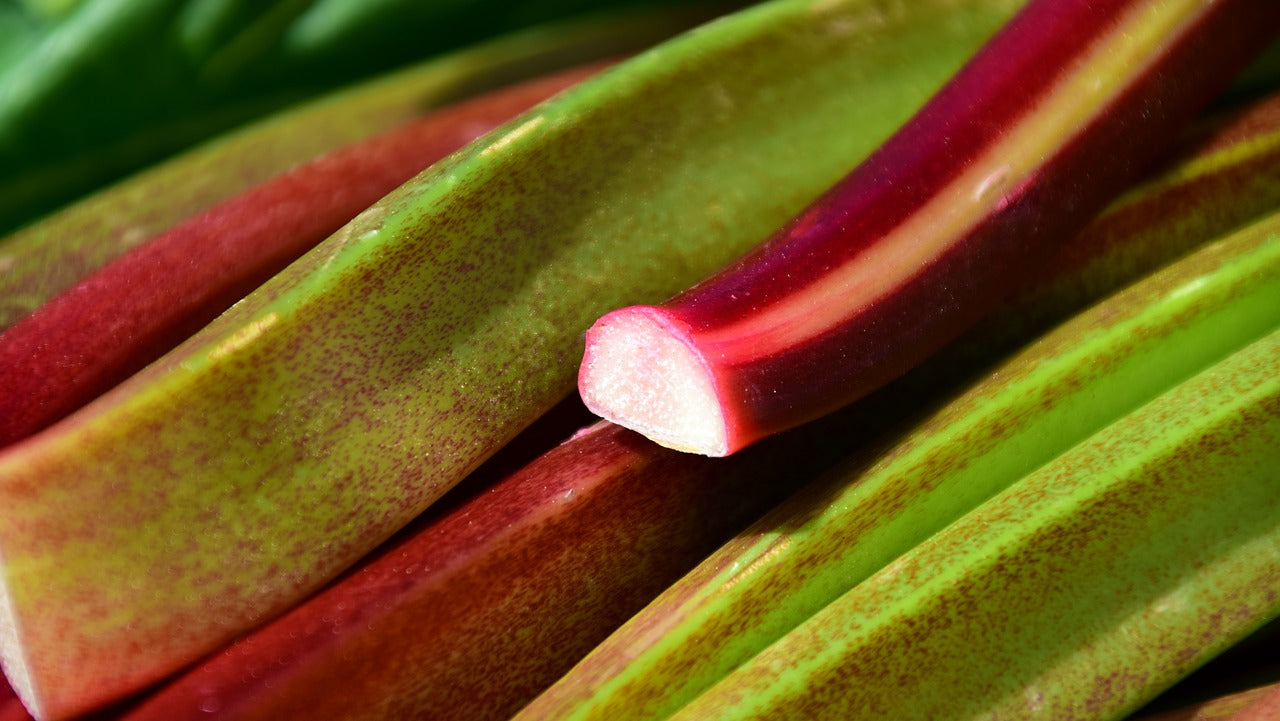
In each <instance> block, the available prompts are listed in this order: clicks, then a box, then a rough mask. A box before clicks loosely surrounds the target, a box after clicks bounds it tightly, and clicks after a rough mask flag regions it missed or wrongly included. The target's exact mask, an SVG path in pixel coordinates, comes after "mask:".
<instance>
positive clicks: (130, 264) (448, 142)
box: [0, 65, 600, 446]
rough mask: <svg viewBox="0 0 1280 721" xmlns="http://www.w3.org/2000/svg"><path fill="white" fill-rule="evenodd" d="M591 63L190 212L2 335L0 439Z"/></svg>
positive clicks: (45, 418) (50, 417)
mask: <svg viewBox="0 0 1280 721" xmlns="http://www.w3.org/2000/svg"><path fill="white" fill-rule="evenodd" d="M599 67H600V66H598V65H594V66H591V67H587V68H581V69H576V70H571V71H567V72H564V73H560V74H556V75H553V76H550V77H547V78H543V79H540V80H535V81H529V82H526V83H524V84H521V85H517V86H515V87H512V88H508V89H504V90H501V91H495V92H493V93H490V94H488V95H485V96H482V97H479V98H475V99H472V100H469V101H466V102H463V103H461V104H459V105H457V106H454V107H450V108H446V109H443V110H439V111H437V112H434V113H431V114H429V115H427V116H425V117H423V118H420V119H418V120H415V121H412V122H409V123H406V124H405V125H403V126H401V127H399V128H396V129H394V130H391V131H388V132H386V133H383V134H380V135H377V136H375V137H373V138H370V139H368V140H365V141H362V142H360V143H356V144H355V145H351V146H348V147H345V148H342V149H340V150H337V151H334V152H333V153H330V154H327V155H325V156H322V157H320V158H317V159H315V160H312V161H311V162H308V163H305V164H303V165H301V166H299V167H297V168H294V169H293V170H290V171H288V172H286V173H284V174H282V175H279V176H277V177H275V178H273V179H271V180H269V181H267V182H266V183H263V184H262V185H259V186H257V187H256V188H253V189H251V190H248V191H246V192H244V193H242V194H240V195H238V196H236V197H234V198H232V199H230V200H228V201H225V202H223V203H220V204H218V205H216V206H214V207H213V208H211V209H209V210H207V211H205V212H203V213H200V214H199V215H197V216H195V217H194V218H191V219H190V220H188V221H186V222H184V223H181V224H179V225H178V226H176V227H175V228H173V229H171V230H169V231H168V232H166V233H163V234H162V235H160V236H158V237H156V238H154V239H152V240H151V241H149V242H147V243H145V244H143V245H141V246H139V247H138V248H136V249H134V250H133V251H131V252H129V253H127V254H126V255H123V256H121V257H120V258H118V259H116V260H115V261H114V262H112V263H110V264H109V265H107V266H106V267H104V268H102V269H100V270H98V271H97V272H95V273H93V274H92V275H90V276H89V277H87V278H85V279H84V280H82V281H81V282H79V283H77V284H76V285H75V286H73V287H72V288H70V289H68V290H67V291H66V292H64V293H61V294H59V295H58V296H57V297H55V298H53V299H52V300H50V301H49V302H48V303H46V304H44V305H43V306H41V307H40V308H38V309H37V310H36V311H35V312H34V313H32V314H31V315H29V316H27V317H26V318H24V319H23V320H21V321H19V322H18V323H17V324H16V325H14V326H13V327H12V328H10V329H8V330H7V331H5V332H4V333H2V334H0V408H4V409H5V411H6V412H5V413H3V414H0V446H3V445H6V444H8V443H13V442H15V441H18V440H21V439H23V438H25V437H27V436H28V435H30V434H32V433H35V432H36V431H39V430H41V429H42V428H45V427H47V426H48V425H49V424H51V423H53V422H54V421H57V420H58V419H60V418H62V417H64V416H66V415H67V414H68V413H70V412H72V411H74V410H75V409H76V408H79V407H80V406H82V405H84V404H85V403H87V402H89V401H90V400H92V399H94V398H96V397H97V396H99V395H101V394H102V393H103V392H104V391H106V390H107V389H109V388H111V387H112V386H114V385H116V384H117V383H119V382H120V381H122V380H124V379H125V378H127V377H129V376H130V375H133V374H134V373H135V372H137V371H138V370H141V369H142V368H143V367H144V366H146V365H147V364H148V363H150V362H152V361H154V360H155V359H156V358H159V357H160V356H161V355H163V354H164V353H165V352H167V351H169V350H171V349H172V348H173V347H174V346H176V345H177V344H178V343H179V342H181V341H183V340H185V339H186V338H187V337H188V336H190V335H191V334H192V333H193V332H195V331H196V330H198V329H199V328H201V327H202V326H204V325H206V324H207V323H208V322H209V321H211V320H213V319H214V318H215V317H217V315H218V314H220V313H221V312H223V311H224V310H226V309H227V308H228V307H229V306H230V305H231V304H232V303H234V302H235V301H237V300H239V299H240V298H241V297H243V296H244V295H245V294H246V293H248V292H249V291H251V290H253V289H254V288H256V287H257V286H259V285H261V284H262V282H263V281H265V280H266V279H267V278H270V277H271V276H272V275H275V274H276V273H277V272H279V271H280V270H281V269H282V268H284V266H286V265H288V264H289V263H291V262H293V261H294V260H295V259H296V258H297V257H298V256H300V255H302V254H303V253H304V252H306V251H307V250H309V249H310V248H311V247H312V246H314V245H315V244H316V243H318V242H320V241H321V240H323V239H324V238H326V237H327V236H329V235H330V234H332V233H333V232H334V231H336V230H338V228H341V227H342V225H343V224H344V223H346V222H347V221H349V220H351V219H352V218H353V217H355V215H356V214H357V213H359V212H360V211H361V210H364V209H365V208H366V207H368V206H369V205H372V204H373V203H374V202H375V201H377V200H378V199H379V198H381V197H382V196H384V195H386V194H387V193H389V192H391V191H392V190H394V189H395V188H396V187H397V186H399V185H400V184H402V183H404V182H405V181H407V180H409V179H410V178H412V177H413V176H414V175H416V174H418V173H419V172H421V171H422V170H423V169H425V168H426V167H428V166H429V165H431V164H432V163H434V162H436V161H437V160H439V159H441V158H443V157H444V156H446V155H448V154H449V153H452V152H454V151H456V150H457V149H459V148H461V147H462V146H464V145H466V144H467V143H469V142H471V141H472V140H475V139H476V138H477V137H479V136H481V135H483V134H485V133H487V132H489V131H491V130H493V129H494V128H496V127H497V126H498V125H500V124H502V123H503V122H505V121H507V120H510V119H511V118H513V117H515V116H516V115H517V114H519V113H521V112H523V111H525V110H527V109H529V108H530V107H532V106H533V105H534V104H535V103H538V102H540V101H542V100H545V99H546V98H548V97H550V96H551V95H552V94H554V93H557V92H559V91H561V90H563V89H565V88H566V87H569V86H570V85H573V84H574V83H577V82H579V81H581V80H583V79H584V78H586V77H589V76H590V75H592V74H594V73H595V72H596V71H597V70H598V69H599Z"/></svg>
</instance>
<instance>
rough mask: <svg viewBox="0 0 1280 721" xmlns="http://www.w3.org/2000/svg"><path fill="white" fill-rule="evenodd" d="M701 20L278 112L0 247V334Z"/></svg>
mask: <svg viewBox="0 0 1280 721" xmlns="http://www.w3.org/2000/svg"><path fill="white" fill-rule="evenodd" d="M716 7H718V6H716ZM711 12H713V10H712V8H711V7H710V6H704V5H697V4H694V5H691V6H690V7H689V8H685V9H669V8H668V9H664V10H661V11H650V12H647V13H639V12H630V13H625V12H624V13H613V14H611V15H606V16H602V17H599V18H596V19H592V20H589V21H588V20H578V21H572V22H570V21H564V22H559V23H552V24H548V25H546V26H542V27H537V28H531V29H528V30H524V31H521V32H518V33H514V34H512V35H510V36H507V37H503V38H499V39H497V40H493V41H489V42H486V43H484V44H481V45H477V46H475V47H473V48H468V49H465V50H460V51H458V52H454V53H450V54H448V55H445V56H443V57H441V58H438V59H435V60H431V61H427V62H424V63H420V64H417V65H415V66H413V67H411V68H407V69H404V70H400V71H396V72H393V73H389V74H387V75H385V76H383V77H380V78H377V79H375V80H370V81H367V82H364V83H361V84H359V85H355V86H352V87H350V88H347V89H345V90H342V91H338V92H336V93H332V94H330V95H328V96H326V97H324V98H321V99H319V100H316V101H312V102H309V103H307V104H305V105H302V106H300V107H298V108H295V109H290V110H286V111H282V112H280V113H277V114H275V115H273V116H272V117H270V118H267V119H265V120H262V121H258V122H255V123H253V124H251V125H248V126H246V127H245V128H244V129H242V130H237V131H234V132H231V133H228V134H226V135H224V136H222V137H220V138H218V139H215V140H213V141H210V142H207V143H205V144H203V145H201V146H200V147H198V148H196V149H194V150H191V151H188V152H186V153H183V154H182V155H179V156H177V157H176V158H174V159H173V160H169V161H165V162H163V163H160V164H157V165H156V166H154V167H152V168H150V169H148V170H144V171H142V172H139V173H138V174H136V175H134V176H133V177H131V178H129V179H126V180H123V181H121V182H119V183H116V184H115V185H113V186H111V187H110V188H108V189H106V190H102V191H99V192H98V193H96V194H94V195H92V196H89V197H88V198H86V199H84V200H81V201H79V202H77V203H75V204H72V205H70V206H68V207H66V208H65V209H63V210H61V211H59V212H58V213H56V214H53V215H51V216H49V217H48V218H45V219H43V220H40V221H37V222H35V223H33V224H32V225H30V226H28V227H26V228H24V229H22V230H19V231H16V232H14V233H13V234H11V235H9V236H8V237H6V238H3V239H0V329H4V328H8V327H9V326H11V325H13V324H14V323H16V322H17V321H18V320H19V319H20V318H22V317H23V316H26V315H27V314H29V313H31V312H32V311H33V310H35V309H36V308H38V307H39V306H40V305H42V304H43V303H44V302H46V301H47V300H48V299H50V298H52V297H53V296H55V295H56V294H58V293H60V292H62V291H64V290H66V289H67V288H69V287H71V286H72V285H74V284H75V283H76V282H77V281H79V280H80V279H82V278H84V277H85V276H87V275H88V274H89V273H91V272H92V271H94V270H96V269H98V268H100V267H102V266H103V265H105V264H107V263H108V262H110V261H111V260H113V259H114V258H116V257H118V256H120V255H122V254H124V253H126V252H128V251H129V250H131V249H132V248H135V247H137V246H138V245H140V244H141V243H143V242H145V241H147V240H149V239H150V238H152V237H154V236H155V235H157V234H159V233H161V232H163V231H165V230H167V229H169V228H170V227H172V226H173V225H175V224H177V223H178V222H180V221H182V220H185V219H186V218H188V217H190V216H192V215H195V214H196V213H199V212H201V211H203V210H206V209H207V208H209V207H211V206H213V205H215V204H216V203H219V202H222V201H225V200H227V199H229V198H231V197H232V196H234V195H236V194H238V193H240V192H242V191H244V190H245V189H247V188H251V187H253V186H255V185H258V184H260V183H263V182H266V181H267V180H268V179H270V178H272V177H273V176H275V175H278V174H279V173H282V172H285V171H287V170H289V169H290V168H292V167H294V166H295V165H297V164H298V163H301V162H304V161H307V160H310V159H311V158H314V157H316V156H318V155H320V154H322V153H325V152H329V151H331V150H334V149H336V148H339V147H342V146H345V145H349V144H351V143H354V142H357V141H360V140H363V139H365V138H367V137H369V136H370V135H373V134H375V133H378V132H382V131H384V130H388V129H390V128H392V127H395V126H397V125H399V124H401V123H404V122H407V121H409V120H411V119H413V118H415V117H417V116H419V115H421V114H422V113H423V112H426V111H428V110H430V109H432V108H436V107H440V106H443V105H445V104H448V103H451V102H455V101H457V100H460V99H463V98H465V97H468V96H470V95H474V94H476V93H479V92H483V91H485V90H489V89H492V88H495V87H498V86H501V85H506V84H509V83H512V82H516V81H519V80H524V79H527V78H531V77H534V76H536V75H539V74H542V73H547V72H552V71H555V70H559V69H562V68H566V67H569V66H571V65H575V64H578V63H582V62H588V61H592V60H596V59H599V58H604V57H608V56H613V55H617V54H620V53H627V52H634V51H638V50H641V49H643V48H645V47H647V46H648V45H650V44H652V43H655V42H658V41H659V40H661V39H663V38H666V37H668V36H670V35H672V34H674V33H676V32H678V31H680V30H683V29H686V28H688V27H690V26H692V25H694V24H695V23H697V22H698V21H701V20H704V19H706V18H707V17H709V16H710V14H711Z"/></svg>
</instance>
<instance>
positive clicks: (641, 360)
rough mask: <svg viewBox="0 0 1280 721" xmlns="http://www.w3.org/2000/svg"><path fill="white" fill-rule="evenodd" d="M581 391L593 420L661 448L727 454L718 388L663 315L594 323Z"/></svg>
mask: <svg viewBox="0 0 1280 721" xmlns="http://www.w3.org/2000/svg"><path fill="white" fill-rule="evenodd" d="M578 388H579V391H580V393H581V394H582V400H583V402H584V403H586V405H587V408H589V409H590V410H591V412H592V413H595V414H596V415H598V416H600V417H602V418H605V419H607V420H609V421H612V422H614V423H617V424H618V425H620V426H623V427H625V428H629V429H631V430H633V431H635V432H637V433H640V434H642V435H644V436H646V437H647V438H649V439H650V440H652V441H654V442H655V443H658V444H659V445H663V446H666V447H667V448H673V449H675V450H678V451H685V452H689V453H701V454H703V455H707V456H723V455H725V454H726V439H725V423H724V416H723V414H722V413H721V409H720V402H719V399H718V398H717V396H716V392H715V386H714V383H713V382H712V380H711V377H710V375H709V373H708V371H707V369H706V366H705V365H704V363H703V361H702V358H701V357H699V355H698V354H697V353H696V352H695V351H694V350H693V349H692V348H691V347H690V346H689V345H688V344H687V343H686V341H685V340H684V336H683V333H681V332H680V331H679V329H677V328H676V327H674V326H673V325H672V324H670V323H666V322H663V319H662V310H660V309H657V308H649V307H634V308H624V309H622V310H618V311H614V312H613V313H610V314H608V315H606V316H605V317H603V318H601V319H600V320H599V321H597V322H596V325H595V326H594V327H593V328H592V329H591V331H590V332H589V333H588V334H587V352H586V355H585V356H584V358H583V364H582V369H581V371H580V372H579V378H578Z"/></svg>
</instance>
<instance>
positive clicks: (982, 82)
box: [579, 0, 1280, 456]
mask: <svg viewBox="0 0 1280 721" xmlns="http://www.w3.org/2000/svg"><path fill="white" fill-rule="evenodd" d="M1277 28H1280V13H1276V12H1275V8H1274V6H1273V5H1272V4H1271V3H1269V2H1264V1H1262V0H1224V1H1222V2H1204V1H1203V0H1176V1H1174V2H1164V1H1157V0H1110V1H1108V2H1090V1H1085V0H1036V2H1033V3H1032V4H1031V5H1029V6H1028V7H1027V8H1025V9H1024V10H1023V12H1021V13H1020V14H1019V15H1018V16H1017V17H1015V18H1014V20H1013V21H1012V22H1011V23H1009V25H1008V26H1007V27H1005V28H1004V29H1003V30H1002V31H1001V32H1000V33H999V34H997V35H996V37H995V38H993V39H992V40H991V41H990V42H989V43H988V44H987V45H986V46H985V47H984V48H983V49H982V51H981V52H980V53H979V54H978V55H977V56H976V57H975V58H974V59H973V60H972V61H971V62H970V63H969V64H968V65H967V66H966V67H965V68H964V69H963V70H962V71H961V73H960V74H958V75H957V76H956V77H955V78H954V79H953V80H952V81H951V82H950V83H949V84H948V85H947V86H946V87H945V88H944V89H943V90H942V91H941V92H940V93H939V94H938V95H936V96H935V97H934V98H933V99H932V100H931V101H930V102H929V103H928V105H926V107H925V108H924V109H922V110H921V112H920V113H919V114H917V116H916V117H915V118H913V119H912V120H911V122H909V123H908V124H907V125H906V126H905V127H904V128H903V129H902V130H901V131H900V132H899V133H897V134H895V136H894V137H893V138H891V139H890V140H889V141H888V142H887V143H886V144H885V145H884V146H883V147H882V148H881V149H880V150H878V151H877V152H876V153H875V154H874V155H873V156H872V157H870V158H869V159H868V160H867V161H866V162H865V163H864V164H862V165H861V166H859V167H858V168H857V169H856V170H855V171H854V172H852V173H851V174H850V175H848V176H847V177H846V178H845V179H844V180H842V181H841V182H840V183H839V184H837V185H836V186H834V187H833V188H832V189H831V190H830V191H829V192H828V193H827V194H826V195H824V196H823V197H822V198H821V199H820V200H819V201H817V202H816V203H815V204H813V205H812V206H811V207H810V208H809V209H808V210H806V211H805V212H804V213H802V214H801V215H799V216H798V217H797V218H796V219H794V220H793V221H791V222H790V223H789V224H788V225H786V226H785V227H784V228H783V229H782V230H780V231H779V232H778V233H777V234H776V235H774V236H773V237H772V238H770V239H769V240H768V241H767V242H766V243H765V244H763V245H762V246H761V247H760V248H759V249H758V250H756V251H754V252H753V253H751V254H749V255H748V256H746V257H745V258H743V259H741V260H739V261H738V262H737V263H735V264H733V265H732V266H730V267H729V268H727V269H726V270H724V271H723V272H721V273H720V274H718V275H716V276H714V277H712V278H710V279H708V280H706V281H704V282H703V283H701V284H699V285H698V286H696V287H694V288H692V289H690V290H688V291H687V292H685V293H682V294H681V295H679V296H677V297H675V298H673V299H672V300H670V301H668V302H667V303H665V304H663V305H661V306H634V307H629V308H623V309H621V310H618V311H614V312H613V313H610V314H608V315H606V316H604V317H603V318H601V319H600V320H599V321H598V322H597V323H596V324H595V325H594V326H593V327H592V329H591V330H590V331H589V332H588V335H587V346H586V351H585V354H584V356H583V362H582V365H581V370H580V375H579V388H580V391H581V394H582V397H583V399H584V401H585V402H586V404H587V406H588V407H589V408H590V409H592V410H593V411H594V412H596V413H597V414H599V415H601V416H603V417H605V418H608V419H610V420H613V421H615V422H618V423H620V424H622V425H624V426H627V427H630V428H633V429H635V430H637V431H639V432H641V433H643V434H645V435H647V436H649V437H650V438H652V439H653V440H655V441H657V442H658V443H661V444H663V445H667V446H670V447H672V448H676V449H680V450H687V451H692V452H697V453H703V454H707V455H713V456H723V455H728V454H730V453H733V452H735V451H737V450H739V449H741V448H743V447H745V446H747V445H749V444H751V443H753V442H755V441H757V440H759V439H760V438H762V437H764V436H767V435H770V434H772V433H776V432H778V431H780V430H783V429H786V428H790V427H794V426H796V425H798V424H801V423H804V422H806V421H809V420H812V419H814V418H816V417H818V416H821V415H823V414H825V413H828V412H830V411H832V410H834V409H836V408H839V407H840V406H843V405H845V404H847V403H848V402H850V401H852V400H853V399H855V398H857V397H859V396H861V395H864V394H866V393H867V392H868V391H870V390H872V389H874V388H876V387H878V386H880V385H882V384H884V383H885V382H887V381H889V380H891V379H892V378H894V377H896V376H898V375H900V374H901V373H903V372H904V371H905V370H906V369H908V368H910V367H911V366H913V365H914V364H916V363H917V362H919V361H920V360H921V359H922V358H924V357H925V356H927V355H928V354H930V353H931V352H933V351H935V350H936V349H938V348H939V347H941V346H942V345H943V344H945V343H946V342H947V341H948V340H950V339H951V338H952V337H954V336H955V335H956V334H957V333H959V332H960V331H961V330H962V329H963V328H965V327H967V326H969V325H971V324H972V323H974V322H975V321H976V320H977V319H978V318H979V317H981V315H982V314H983V313H984V312H985V311H986V310H988V309H990V308H992V307H993V306H995V305H996V304H997V303H999V301H1000V300H1001V299H1002V298H1003V297H1004V295H1005V294H1006V293H1007V292H1008V291H1009V289H1010V288H1011V287H1012V286H1013V284H1014V283H1015V282H1016V281H1017V280H1018V278H1019V277H1020V276H1022V275H1025V274H1026V273H1028V272H1029V270H1030V269H1033V268H1035V267H1036V266H1037V265H1039V264H1040V263H1042V262H1044V260H1045V259H1046V258H1047V257H1048V256H1049V255H1050V254H1051V253H1052V252H1054V250H1055V249H1056V248H1057V247H1059V246H1061V245H1062V244H1063V243H1064V242H1065V241H1067V240H1068V239H1070V238H1071V237H1072V236H1073V235H1074V234H1075V233H1076V232H1077V231H1079V230H1080V228H1082V227H1083V226H1084V225H1085V223H1087V222H1088V220H1089V219H1090V218H1091V217H1092V216H1093V215H1094V214H1096V213H1097V212H1098V211H1099V210H1101V209H1102V207H1103V205H1104V204H1105V203H1106V202H1107V201H1108V200H1110V199H1111V198H1113V197H1114V196H1116V195H1118V194H1119V193H1120V192H1121V191H1122V190H1123V189H1124V188H1125V187H1127V185H1129V184H1130V183H1131V182H1132V181H1133V180H1134V179H1135V176H1136V174H1137V173H1138V172H1140V171H1141V170H1142V169H1144V168H1145V167H1146V166H1147V165H1148V164H1149V163H1150V162H1151V160H1152V159H1153V158H1154V157H1156V154H1157V153H1159V152H1160V151H1161V149H1163V148H1164V147H1165V146H1166V145H1167V144H1168V143H1169V142H1170V141H1171V140H1172V138H1173V136H1174V134H1175V133H1176V132H1177V131H1178V130H1179V129H1180V128H1181V127H1182V126H1183V125H1184V124H1186V123H1187V122H1188V121H1189V120H1190V119H1191V118H1192V116H1193V114H1194V113H1195V112H1196V111H1197V109H1199V108H1200V107H1202V106H1203V105H1204V104H1205V103H1206V102H1207V101H1208V100H1210V99H1211V98H1212V97H1213V96H1214V94H1215V93H1216V92H1218V91H1219V90H1220V89H1221V88H1223V87H1224V86H1225V85H1226V84H1227V83H1228V82H1229V81H1230V80H1231V78H1232V77H1233V75H1234V74H1235V73H1236V72H1237V71H1238V70H1239V69H1240V68H1241V67H1243V66H1244V65H1245V64H1246V63H1247V62H1248V61H1249V60H1250V59H1251V58H1252V57H1253V56H1254V55H1255V54H1256V53H1258V52H1260V51H1261V50H1262V49H1263V48H1264V47H1265V45H1266V43H1267V42H1268V41H1269V40H1270V38H1271V37H1272V36H1273V35H1274V34H1275V32H1276V30H1277ZM1225 38H1229V40H1224V39H1225Z"/></svg>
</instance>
